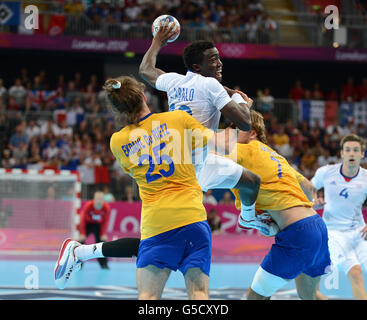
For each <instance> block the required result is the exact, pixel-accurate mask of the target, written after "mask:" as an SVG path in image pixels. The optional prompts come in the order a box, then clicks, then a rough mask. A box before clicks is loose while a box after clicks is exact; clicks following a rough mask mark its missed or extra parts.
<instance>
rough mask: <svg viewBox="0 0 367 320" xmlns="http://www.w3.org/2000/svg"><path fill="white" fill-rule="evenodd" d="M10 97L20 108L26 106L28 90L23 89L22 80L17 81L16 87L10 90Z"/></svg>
mask: <svg viewBox="0 0 367 320" xmlns="http://www.w3.org/2000/svg"><path fill="white" fill-rule="evenodd" d="M8 95H9V97H13V98H14V99H15V101H16V103H17V104H18V105H19V106H21V105H23V104H24V100H25V98H26V96H27V90H26V88H24V87H23V85H22V82H21V80H20V78H16V79H15V83H14V85H13V86H11V87H10V88H9V91H8Z"/></svg>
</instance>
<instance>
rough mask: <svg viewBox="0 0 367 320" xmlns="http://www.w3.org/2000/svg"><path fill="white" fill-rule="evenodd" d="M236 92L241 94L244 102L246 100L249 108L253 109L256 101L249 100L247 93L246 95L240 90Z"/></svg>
mask: <svg viewBox="0 0 367 320" xmlns="http://www.w3.org/2000/svg"><path fill="white" fill-rule="evenodd" d="M235 92H236V93H239V94H240V95H241V96H242V98H243V100H245V101H246V102H247V106H248V107H249V108H251V106H252V104H253V103H254V100H252V99H251V98H249V97H248V96H247V94H246V93H244V92H242V91H240V90H235Z"/></svg>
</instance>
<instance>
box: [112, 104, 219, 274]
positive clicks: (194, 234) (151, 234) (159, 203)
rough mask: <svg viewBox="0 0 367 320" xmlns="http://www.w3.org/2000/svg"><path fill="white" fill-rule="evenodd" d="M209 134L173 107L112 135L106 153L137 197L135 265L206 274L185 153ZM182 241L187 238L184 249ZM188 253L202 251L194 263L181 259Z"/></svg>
mask: <svg viewBox="0 0 367 320" xmlns="http://www.w3.org/2000/svg"><path fill="white" fill-rule="evenodd" d="M213 134H214V132H213V131H211V130H209V129H207V128H205V127H204V126H202V125H201V124H200V123H199V122H198V121H197V120H195V119H194V118H193V117H191V116H190V115H189V114H187V113H186V112H184V111H173V112H165V113H159V114H153V113H150V114H148V115H147V116H145V117H144V118H142V119H140V121H139V123H138V124H137V125H135V124H131V125H128V126H126V127H124V128H123V129H122V130H120V131H119V132H116V133H114V134H113V135H112V137H111V142H110V147H111V151H112V153H113V154H114V156H115V157H116V159H117V161H118V162H119V163H120V165H121V167H122V168H123V170H124V171H125V172H126V173H128V174H129V175H131V176H132V177H133V178H134V179H135V180H136V182H137V184H138V186H139V193H140V197H141V199H142V212H141V239H142V241H141V242H140V247H139V255H138V259H137V266H138V268H139V267H144V266H146V265H148V264H154V265H156V266H158V267H168V268H170V269H173V270H176V269H180V270H181V271H182V272H183V273H185V271H186V269H187V268H188V267H193V266H196V267H200V268H201V269H202V270H203V272H205V273H207V274H209V266H210V257H211V235H210V228H209V226H208V224H207V221H206V220H207V215H206V211H205V208H204V206H203V204H202V190H201V188H200V186H199V184H198V182H197V179H196V175H195V170H194V166H193V165H192V163H191V162H192V161H191V157H192V152H193V150H194V149H198V148H205V147H206V144H207V142H208V141H209V140H210V139H211V137H212V136H213ZM193 136H194V137H195V139H192V137H193ZM162 239H163V240H162ZM184 239H186V240H187V239H190V241H191V245H190V246H191V247H190V248H189V249H187V248H186V247H185V246H186V245H188V243H189V242H188V241H186V240H184ZM195 239H196V240H195ZM203 242H204V243H205V244H206V245H204V246H202V244H203ZM185 243H186V244H185ZM195 243H196V245H197V246H196V245H195ZM200 246H201V249H200V250H201V253H200V250H198V247H200ZM180 248H181V250H180ZM203 248H204V249H203ZM153 250H157V251H153ZM184 252H185V253H184ZM188 252H189V255H191V256H192V254H196V255H198V252H199V254H200V255H202V256H201V257H200V258H198V257H197V256H196V260H197V261H199V262H198V263H199V265H195V263H194V264H192V263H191V262H190V261H189V260H190V259H188V258H185V256H184V255H187V254H188ZM190 252H191V253H190ZM155 253H156V254H155ZM162 255H163V256H164V259H162ZM185 259H186V260H185ZM162 261H163V262H162ZM200 261H201V262H200ZM203 261H204V263H203ZM203 265H205V266H203Z"/></svg>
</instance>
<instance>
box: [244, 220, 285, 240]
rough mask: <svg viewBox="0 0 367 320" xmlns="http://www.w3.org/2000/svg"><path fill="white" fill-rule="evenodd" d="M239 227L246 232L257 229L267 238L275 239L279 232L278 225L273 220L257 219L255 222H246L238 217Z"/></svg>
mask: <svg viewBox="0 0 367 320" xmlns="http://www.w3.org/2000/svg"><path fill="white" fill-rule="evenodd" d="M238 225H239V227H240V228H242V229H245V230H248V229H257V230H259V231H260V232H261V233H262V234H263V235H264V236H266V237H273V236H275V235H276V234H277V233H278V232H279V227H278V225H277V224H276V223H275V222H274V221H273V220H271V219H259V218H255V219H254V220H251V221H246V220H244V219H243V218H242V217H241V215H240V216H239V217H238Z"/></svg>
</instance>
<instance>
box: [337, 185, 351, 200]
mask: <svg viewBox="0 0 367 320" xmlns="http://www.w3.org/2000/svg"><path fill="white" fill-rule="evenodd" d="M347 190H348V188H344V189H343V190H342V191H340V193H339V196H341V197H344V198H345V199H348V196H349V195H348V191H347Z"/></svg>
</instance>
